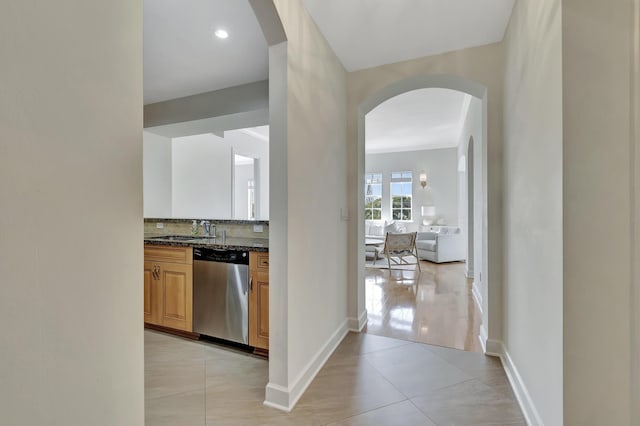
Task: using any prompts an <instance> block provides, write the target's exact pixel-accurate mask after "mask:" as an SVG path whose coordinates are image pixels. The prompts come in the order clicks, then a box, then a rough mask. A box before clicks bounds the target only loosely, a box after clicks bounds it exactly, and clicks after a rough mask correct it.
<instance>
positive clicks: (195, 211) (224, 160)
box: [171, 134, 233, 219]
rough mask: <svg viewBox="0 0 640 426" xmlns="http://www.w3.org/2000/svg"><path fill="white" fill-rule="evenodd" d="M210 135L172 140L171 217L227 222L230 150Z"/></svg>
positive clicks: (229, 200) (229, 189) (229, 193)
mask: <svg viewBox="0 0 640 426" xmlns="http://www.w3.org/2000/svg"><path fill="white" fill-rule="evenodd" d="M220 139H221V138H219V137H217V136H215V135H211V134H205V135H198V136H186V137H182V138H174V139H173V141H172V145H173V146H172V155H171V157H172V160H173V164H172V187H171V188H172V189H171V193H172V194H173V217H178V218H189V219H190V218H212V219H214V218H215V219H231V191H232V185H231V181H232V179H231V173H232V163H233V155H232V150H231V147H229V146H228V145H227V144H224V143H221V141H220Z"/></svg>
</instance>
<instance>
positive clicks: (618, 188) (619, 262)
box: [561, 0, 640, 425]
mask: <svg viewBox="0 0 640 426" xmlns="http://www.w3.org/2000/svg"><path fill="white" fill-rule="evenodd" d="M634 5H635V8H633V6H634ZM638 6H639V4H638V2H637V1H636V2H634V1H632V0H611V1H606V2H597V1H583V0H563V1H562V58H561V59H562V64H563V70H562V78H563V99H562V103H563V118H564V122H563V134H564V147H563V148H564V149H563V153H562V154H563V156H562V167H563V199H564V203H563V213H564V229H563V238H564V241H563V252H562V256H563V261H564V263H563V278H564V289H563V290H564V300H563V302H564V317H563V319H564V323H563V326H564V334H563V340H564V352H563V356H564V370H563V375H564V422H565V424H568V425H582V424H611V425H628V424H634V425H637V424H639V422H640V419H638V418H637V417H636V418H635V419H633V418H632V417H631V410H632V409H633V407H636V410H637V406H638V395H637V394H636V395H635V398H634V399H632V398H631V397H630V389H631V378H632V370H631V365H632V359H633V358H635V359H634V360H633V361H634V362H635V363H636V365H637V362H638V358H637V357H638V356H639V354H638V353H637V352H636V353H635V354H633V355H635V356H634V357H633V358H632V351H631V342H632V341H633V339H634V338H635V339H637V337H638V334H637V333H638V330H637V329H636V330H635V334H632V333H633V332H634V330H633V328H631V323H632V318H633V317H632V312H631V310H632V309H635V311H636V314H637V312H638V309H639V308H640V307H639V306H637V305H635V306H634V305H633V304H632V302H631V296H632V295H633V294H634V286H635V290H636V291H637V288H638V277H637V270H635V269H634V268H633V267H632V265H633V262H637V259H638V252H636V251H634V250H632V249H631V248H632V247H634V246H635V247H637V245H636V244H637V241H636V242H634V241H633V239H632V238H633V237H634V231H636V232H637V229H638V225H637V223H635V224H634V212H633V202H634V201H637V200H634V197H637V195H638V194H637V192H638V187H640V181H639V178H638V174H637V173H638V171H637V170H638V164H637V163H634V162H633V157H634V151H635V150H637V149H638V134H634V133H632V128H633V123H634V120H635V123H636V126H637V122H638V110H637V109H631V108H630V107H631V105H632V104H633V95H634V90H637V86H635V85H637V84H638V74H637V72H638V68H637V62H636V68H635V70H634V69H633V68H632V57H633V56H635V57H634V59H635V60H636V61H637V60H638V37H639V34H638V27H637V26H636V27H635V28H634V20H635V23H636V24H637V22H638V21H637V19H638V13H640V10H639V8H638ZM632 47H633V50H632ZM632 55H633V56H632ZM633 72H635V74H632V73H633ZM632 76H633V77H634V78H635V80H632ZM632 82H633V83H632ZM637 106H638V105H637V104H635V107H637ZM635 128H636V129H637V127H635ZM635 152H636V153H637V151H635ZM600 227H603V228H604V235H603V237H602V238H604V240H605V241H606V246H605V247H603V248H602V249H600V250H594V247H593V234H591V233H590V232H586V230H588V231H590V230H593V229H599V228H600ZM636 235H637V234H636ZM633 274H635V276H634V275H633ZM635 294H636V295H637V293H635ZM636 372H637V371H636ZM636 379H637V376H636ZM636 385H637V383H636ZM635 389H636V390H637V387H636V388H635ZM635 414H636V415H637V414H638V413H637V411H636V413H635Z"/></svg>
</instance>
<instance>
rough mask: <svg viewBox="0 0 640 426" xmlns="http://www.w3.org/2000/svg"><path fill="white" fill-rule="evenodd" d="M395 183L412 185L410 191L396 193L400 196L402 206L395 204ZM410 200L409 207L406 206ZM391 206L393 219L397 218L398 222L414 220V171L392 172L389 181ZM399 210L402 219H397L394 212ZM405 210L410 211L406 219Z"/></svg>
mask: <svg viewBox="0 0 640 426" xmlns="http://www.w3.org/2000/svg"><path fill="white" fill-rule="evenodd" d="M394 183H396V184H397V183H408V184H409V187H410V193H409V194H408V195H406V194H400V195H395V196H399V197H400V207H394V206H393V199H394V191H393V184H394ZM406 200H408V202H409V207H405V206H404V205H405V201H406ZM389 207H390V209H391V220H395V221H398V222H413V172H412V171H409V170H405V171H399V172H391V180H390V181H389ZM396 211H399V212H400V214H399V217H400V219H396V218H395V215H394V213H395V212H396ZM404 212H408V219H404V218H403V217H404Z"/></svg>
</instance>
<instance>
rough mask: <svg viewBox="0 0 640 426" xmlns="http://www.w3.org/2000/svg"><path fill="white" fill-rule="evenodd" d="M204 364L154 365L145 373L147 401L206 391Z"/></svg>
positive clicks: (200, 362) (147, 368) (149, 366)
mask: <svg viewBox="0 0 640 426" xmlns="http://www.w3.org/2000/svg"><path fill="white" fill-rule="evenodd" d="M204 374H205V368H204V362H203V361H199V362H193V363H175V362H174V363H171V362H166V363H153V364H151V365H147V366H146V368H145V371H144V377H145V389H144V397H145V399H151V398H158V397H162V396H168V395H174V394H178V393H185V392H189V391H196V390H203V389H204V383H205V380H204Z"/></svg>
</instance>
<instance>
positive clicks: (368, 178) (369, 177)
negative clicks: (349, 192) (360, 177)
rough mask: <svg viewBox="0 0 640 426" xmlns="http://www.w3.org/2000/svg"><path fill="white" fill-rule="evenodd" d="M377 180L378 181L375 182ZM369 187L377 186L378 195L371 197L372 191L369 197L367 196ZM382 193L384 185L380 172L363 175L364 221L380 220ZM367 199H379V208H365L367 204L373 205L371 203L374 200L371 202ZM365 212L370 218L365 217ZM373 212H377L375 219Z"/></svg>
mask: <svg viewBox="0 0 640 426" xmlns="http://www.w3.org/2000/svg"><path fill="white" fill-rule="evenodd" d="M377 179H379V181H378V180H377ZM371 185H377V186H379V187H380V195H379V196H378V195H373V191H372V193H371V194H370V195H368V194H367V193H368V189H369V186H371ZM383 191H384V184H383V175H382V172H371V173H365V175H364V218H365V220H382V195H383V194H382V193H383ZM367 197H375V198H379V199H380V207H373V206H371V207H367V204H369V203H373V201H374V200H375V198H374V199H372V200H371V201H367ZM367 211H370V212H371V214H370V217H367ZM375 212H379V217H378V218H376V217H375V216H376V215H375Z"/></svg>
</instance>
